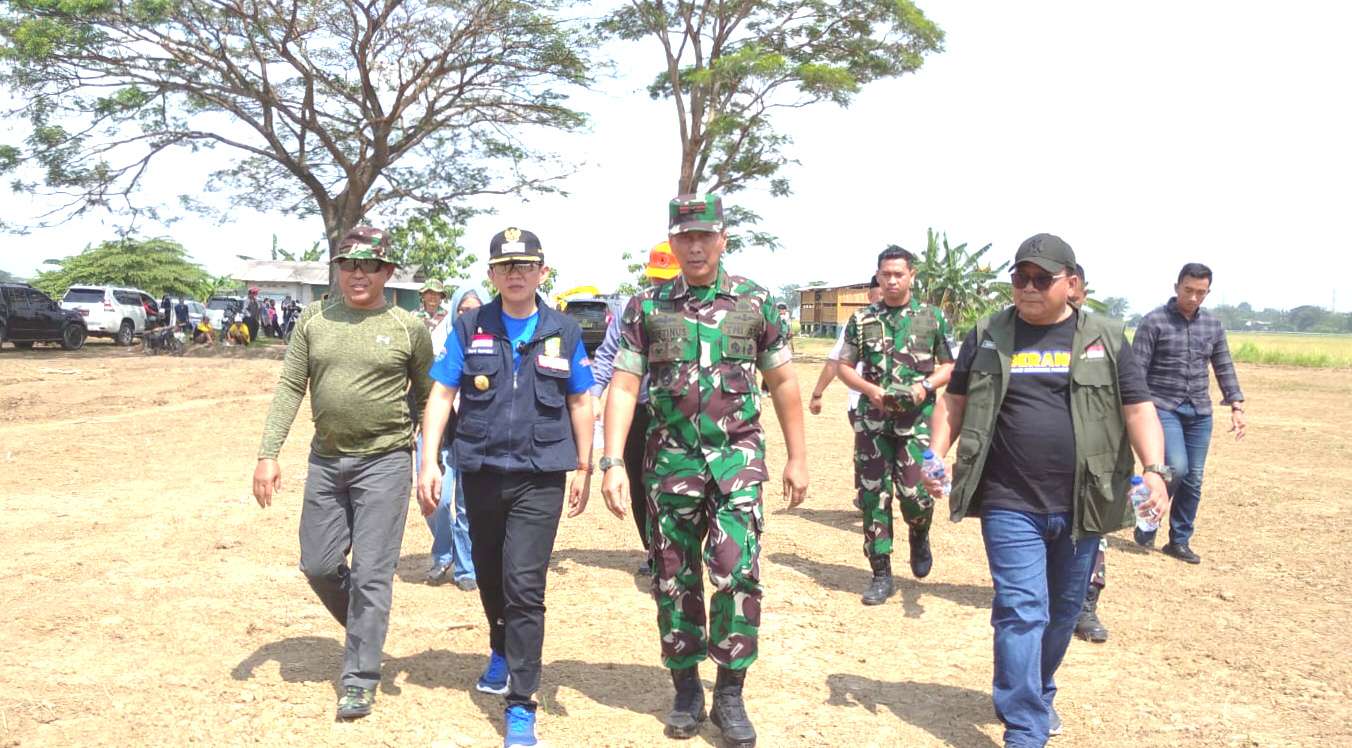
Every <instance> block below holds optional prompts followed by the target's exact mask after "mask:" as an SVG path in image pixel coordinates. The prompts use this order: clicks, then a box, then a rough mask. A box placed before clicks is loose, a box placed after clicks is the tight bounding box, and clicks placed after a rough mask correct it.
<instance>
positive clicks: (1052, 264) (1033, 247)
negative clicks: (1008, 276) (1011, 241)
mask: <svg viewBox="0 0 1352 748" xmlns="http://www.w3.org/2000/svg"><path fill="white" fill-rule="evenodd" d="M1021 262H1031V263H1033V264H1034V265H1037V266H1038V267H1040V268H1042V269H1043V270H1046V271H1047V272H1049V273H1052V274H1053V275H1054V274H1056V273H1059V272H1061V271H1062V270H1065V269H1066V268H1074V267H1075V250H1073V249H1071V248H1070V245H1069V244H1066V241H1065V240H1064V239H1062V238H1061V237H1059V236H1056V235H1055V234H1035V235H1033V236H1030V237H1028V238H1027V239H1024V240H1023V244H1020V245H1019V251H1018V252H1016V253H1014V266H1015V267H1017V266H1018V265H1019V263H1021Z"/></svg>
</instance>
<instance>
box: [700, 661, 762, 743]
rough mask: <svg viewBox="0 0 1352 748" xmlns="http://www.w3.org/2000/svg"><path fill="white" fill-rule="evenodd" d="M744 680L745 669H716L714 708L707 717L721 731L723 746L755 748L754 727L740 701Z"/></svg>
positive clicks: (744, 706)
mask: <svg viewBox="0 0 1352 748" xmlns="http://www.w3.org/2000/svg"><path fill="white" fill-rule="evenodd" d="M745 680H746V671H745V670H729V669H727V668H722V667H721V668H719V669H718V680H717V681H715V682H714V708H713V711H712V712H711V713H710V714H709V719H711V720H712V721H713V723H714V724H715V725H717V726H718V729H719V730H722V731H723V745H724V747H725V748H755V746H756V729H755V728H754V727H752V725H751V719H750V718H749V717H747V715H746V705H745V704H744V703H742V683H743V682H744V681H745Z"/></svg>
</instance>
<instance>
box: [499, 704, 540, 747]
mask: <svg viewBox="0 0 1352 748" xmlns="http://www.w3.org/2000/svg"><path fill="white" fill-rule="evenodd" d="M506 720H507V737H505V738H503V740H502V748H517V747H518V746H531V745H537V744H538V743H537V742H536V740H535V710H534V709H532V708H531V707H528V706H523V705H521V704H513V705H512V706H509V707H507V715H506Z"/></svg>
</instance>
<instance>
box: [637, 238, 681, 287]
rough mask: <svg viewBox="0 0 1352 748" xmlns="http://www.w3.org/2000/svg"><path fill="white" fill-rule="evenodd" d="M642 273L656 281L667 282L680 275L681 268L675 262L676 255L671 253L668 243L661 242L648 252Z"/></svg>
mask: <svg viewBox="0 0 1352 748" xmlns="http://www.w3.org/2000/svg"><path fill="white" fill-rule="evenodd" d="M643 272H644V273H645V274H647V276H648V277H649V278H652V279H653V280H658V281H669V280H671V279H672V278H675V277H676V276H677V275H680V273H681V266H680V264H679V263H677V262H676V255H674V254H672V253H671V244H670V243H668V242H662V243H661V244H658V245H656V246H654V247H653V248H652V249H651V250H649V252H648V264H647V266H646V267H644V268H643Z"/></svg>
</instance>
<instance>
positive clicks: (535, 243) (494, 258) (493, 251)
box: [488, 226, 545, 265]
mask: <svg viewBox="0 0 1352 748" xmlns="http://www.w3.org/2000/svg"><path fill="white" fill-rule="evenodd" d="M544 261H545V251H544V249H543V248H542V247H541V246H540V237H538V236H536V235H535V234H533V233H531V232H529V231H526V230H525V229H519V228H517V227H515V226H512V227H510V228H506V229H503V230H502V231H499V232H498V233H496V234H494V235H493V241H491V242H489V243H488V264H489V265H498V264H500V263H504V262H540V263H543V262H544Z"/></svg>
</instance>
